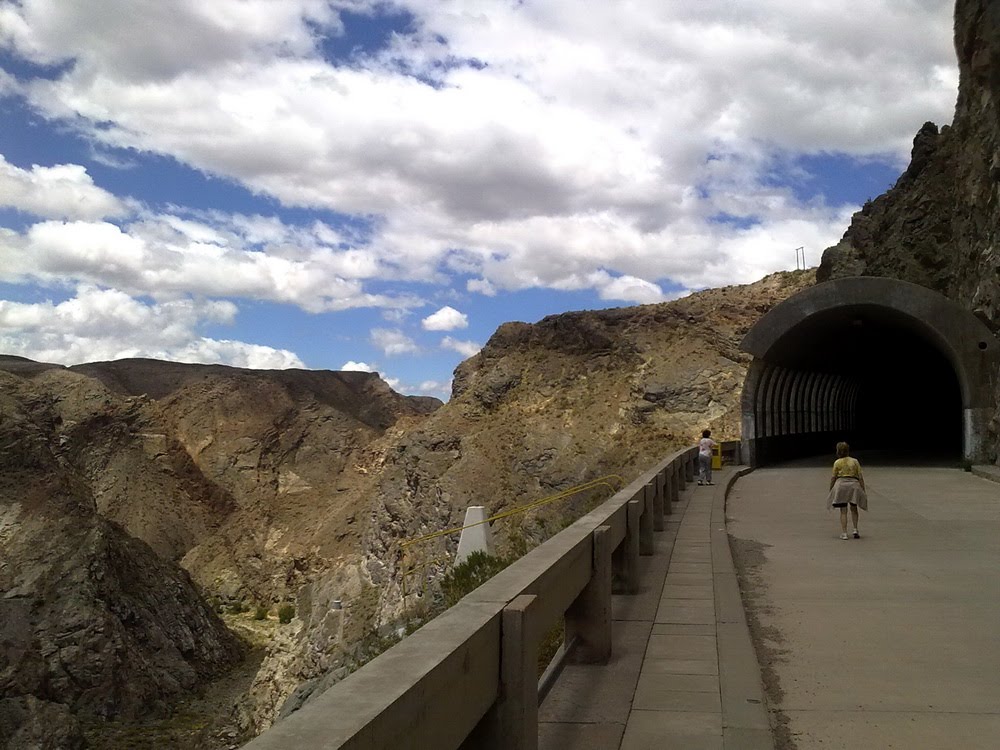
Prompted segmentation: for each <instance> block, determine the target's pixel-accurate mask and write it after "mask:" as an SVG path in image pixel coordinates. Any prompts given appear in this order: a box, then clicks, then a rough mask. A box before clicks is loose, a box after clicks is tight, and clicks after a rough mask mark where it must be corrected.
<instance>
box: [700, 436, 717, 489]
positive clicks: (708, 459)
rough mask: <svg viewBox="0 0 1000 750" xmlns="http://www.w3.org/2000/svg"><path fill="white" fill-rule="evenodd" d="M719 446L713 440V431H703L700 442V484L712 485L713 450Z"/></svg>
mask: <svg viewBox="0 0 1000 750" xmlns="http://www.w3.org/2000/svg"><path fill="white" fill-rule="evenodd" d="M717 445H718V443H716V442H715V441H714V440H712V431H711V430H702V431H701V440H699V441H698V468H699V471H698V484H711V483H712V448H714V447H715V446H717Z"/></svg>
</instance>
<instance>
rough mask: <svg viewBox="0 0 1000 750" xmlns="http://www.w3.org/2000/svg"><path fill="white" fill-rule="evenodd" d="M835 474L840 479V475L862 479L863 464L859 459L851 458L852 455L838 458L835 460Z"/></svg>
mask: <svg viewBox="0 0 1000 750" xmlns="http://www.w3.org/2000/svg"><path fill="white" fill-rule="evenodd" d="M833 476H834V477H836V478H838V479H839V478H840V477H854V478H855V479H858V480H860V479H861V464H859V463H858V459H856V458H851V457H850V456H844V457H843V458H838V459H837V460H836V461H834V462H833Z"/></svg>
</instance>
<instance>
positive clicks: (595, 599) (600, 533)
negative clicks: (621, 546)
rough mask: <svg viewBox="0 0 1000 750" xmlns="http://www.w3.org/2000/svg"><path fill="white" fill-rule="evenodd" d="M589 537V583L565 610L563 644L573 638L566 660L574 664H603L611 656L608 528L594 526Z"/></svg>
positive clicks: (609, 540)
mask: <svg viewBox="0 0 1000 750" xmlns="http://www.w3.org/2000/svg"><path fill="white" fill-rule="evenodd" d="M592 538H593V544H594V556H593V568H592V571H591V574H590V582H589V583H588V584H587V585H586V586H585V587H584V589H583V591H581V592H580V595H579V596H578V597H577V598H576V601H574V602H573V604H571V605H570V608H569V609H568V610H566V643H570V642H571V641H572V640H573V639H574V638H576V641H577V644H576V648H575V649H574V650H573V652H572V654H571V655H570V660H571V661H573V662H575V663H577V664H605V663H607V661H608V659H610V658H611V577H612V574H611V552H612V550H611V527H610V526H598V527H597V528H596V529H594V532H593V534H592Z"/></svg>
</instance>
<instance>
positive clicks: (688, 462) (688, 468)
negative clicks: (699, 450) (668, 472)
mask: <svg viewBox="0 0 1000 750" xmlns="http://www.w3.org/2000/svg"><path fill="white" fill-rule="evenodd" d="M697 460H698V459H697V454H695V455H694V456H690V455H688V456H685V457H684V471H685V472H686V477H685V479H687V481H689V482H693V481H694V475H695V468H694V462H695V461H697Z"/></svg>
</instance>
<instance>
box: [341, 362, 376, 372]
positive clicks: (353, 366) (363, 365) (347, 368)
mask: <svg viewBox="0 0 1000 750" xmlns="http://www.w3.org/2000/svg"><path fill="white" fill-rule="evenodd" d="M339 369H340V370H341V371H342V372H375V368H373V367H372V366H371V365H369V364H368V363H367V362H355V361H354V360H349V361H347V362H344V364H342V365H341V366H340V368H339Z"/></svg>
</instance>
